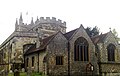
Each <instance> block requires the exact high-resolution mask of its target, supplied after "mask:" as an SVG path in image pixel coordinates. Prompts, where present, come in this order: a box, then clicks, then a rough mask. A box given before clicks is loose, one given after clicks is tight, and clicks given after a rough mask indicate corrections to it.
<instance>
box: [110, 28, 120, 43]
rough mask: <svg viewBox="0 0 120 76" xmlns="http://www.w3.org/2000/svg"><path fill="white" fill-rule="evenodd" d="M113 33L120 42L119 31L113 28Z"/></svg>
mask: <svg viewBox="0 0 120 76" xmlns="http://www.w3.org/2000/svg"><path fill="white" fill-rule="evenodd" d="M112 33H113V34H114V36H115V38H116V39H117V41H118V42H120V38H119V37H118V33H117V31H116V30H115V29H113V30H112Z"/></svg>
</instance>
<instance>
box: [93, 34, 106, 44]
mask: <svg viewBox="0 0 120 76" xmlns="http://www.w3.org/2000/svg"><path fill="white" fill-rule="evenodd" d="M107 34H108V33H105V34H101V35H97V36H93V37H91V39H92V41H93V43H94V44H97V43H102V42H104V39H105V38H106V36H107Z"/></svg>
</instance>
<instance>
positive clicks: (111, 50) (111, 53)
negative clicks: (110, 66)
mask: <svg viewBox="0 0 120 76" xmlns="http://www.w3.org/2000/svg"><path fill="white" fill-rule="evenodd" d="M107 52H108V61H115V45H113V44H109V45H108V46H107Z"/></svg>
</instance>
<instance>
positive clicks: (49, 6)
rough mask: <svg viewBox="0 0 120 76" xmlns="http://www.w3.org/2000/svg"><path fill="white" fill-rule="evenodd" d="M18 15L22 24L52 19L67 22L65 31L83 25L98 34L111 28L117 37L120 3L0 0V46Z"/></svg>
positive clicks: (104, 0) (117, 0) (118, 0)
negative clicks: (41, 19) (42, 18)
mask: <svg viewBox="0 0 120 76" xmlns="http://www.w3.org/2000/svg"><path fill="white" fill-rule="evenodd" d="M21 12H22V14H23V20H24V22H25V23H30V20H31V17H33V18H34V21H35V20H36V18H37V16H38V17H56V18H57V19H61V20H63V21H66V22H67V31H70V30H73V29H75V28H78V27H79V26H80V24H83V26H84V27H85V28H86V27H87V26H90V27H94V26H97V27H98V28H100V31H101V32H102V33H106V32H108V31H109V30H110V29H109V28H111V29H114V28H115V29H116V31H117V32H118V33H119V36H120V0H1V1H0V26H1V27H0V44H1V43H2V42H3V41H4V40H5V39H6V38H7V37H8V36H9V35H10V34H11V33H12V32H13V31H14V28H15V21H16V18H19V16H20V13H21Z"/></svg>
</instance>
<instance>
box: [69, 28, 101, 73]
mask: <svg viewBox="0 0 120 76" xmlns="http://www.w3.org/2000/svg"><path fill="white" fill-rule="evenodd" d="M79 37H83V38H85V39H86V40H87V41H88V43H89V48H88V49H89V61H74V43H75V41H76V40H77V38H79ZM89 62H90V63H91V64H92V65H93V66H94V71H93V73H94V75H96V74H98V70H99V68H98V64H97V57H96V56H95V46H94V44H93V42H92V41H91V39H90V37H89V36H88V35H87V33H86V31H85V30H84V28H83V27H82V26H81V27H80V28H79V29H78V30H76V32H75V33H74V35H73V36H72V38H71V39H70V71H71V74H72V75H75V74H77V75H86V65H87V64H88V63H89Z"/></svg>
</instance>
